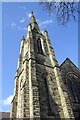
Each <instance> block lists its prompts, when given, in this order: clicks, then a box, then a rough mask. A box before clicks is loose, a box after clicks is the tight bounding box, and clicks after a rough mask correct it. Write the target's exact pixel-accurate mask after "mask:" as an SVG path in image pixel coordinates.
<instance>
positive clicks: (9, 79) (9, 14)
mask: <svg viewBox="0 0 80 120" xmlns="http://www.w3.org/2000/svg"><path fill="white" fill-rule="evenodd" d="M32 11H34V14H35V17H36V20H37V22H38V24H39V27H40V30H41V32H43V30H44V28H46V29H47V31H48V34H49V38H50V40H51V43H52V46H53V48H54V50H55V55H56V58H57V60H58V62H59V64H61V63H62V62H63V61H64V60H65V59H66V58H67V57H68V58H70V59H71V61H73V62H74V64H75V65H76V66H77V65H78V23H77V22H74V21H73V20H71V21H70V22H69V23H68V25H67V27H62V26H59V25H58V24H57V22H56V19H55V16H54V15H53V16H48V14H47V13H46V12H45V11H43V9H42V7H41V6H40V5H39V4H38V3H31V2H30V3H29V2H26V3H22V2H21V3H20V2H16V3H15V2H14V3H3V8H2V50H3V51H2V53H3V54H2V60H3V61H2V62H3V64H2V68H3V69H2V89H3V96H2V101H1V102H0V106H1V104H2V106H3V109H2V111H10V102H11V99H12V96H13V89H14V76H15V72H16V68H17V61H18V56H19V50H20V42H21V38H22V36H23V35H24V36H25V37H26V32H27V25H28V23H29V19H30V13H31V12H32ZM0 111H1V108H0Z"/></svg>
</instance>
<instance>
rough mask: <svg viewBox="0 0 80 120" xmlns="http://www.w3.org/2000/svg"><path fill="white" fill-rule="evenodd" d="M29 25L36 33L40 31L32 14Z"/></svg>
mask: <svg viewBox="0 0 80 120" xmlns="http://www.w3.org/2000/svg"><path fill="white" fill-rule="evenodd" d="M30 25H31V27H32V29H34V28H35V29H36V30H37V31H40V30H39V26H38V24H37V22H36V18H35V16H34V13H33V12H32V13H31V18H30Z"/></svg>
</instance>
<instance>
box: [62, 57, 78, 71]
mask: <svg viewBox="0 0 80 120" xmlns="http://www.w3.org/2000/svg"><path fill="white" fill-rule="evenodd" d="M67 63H69V64H71V65H73V66H74V67H75V69H77V70H78V71H79V72H80V69H79V68H78V67H77V66H76V65H75V64H74V63H73V62H72V61H71V60H70V59H69V58H66V60H65V61H64V62H63V63H62V64H61V65H60V68H61V67H62V66H63V65H65V64H67Z"/></svg>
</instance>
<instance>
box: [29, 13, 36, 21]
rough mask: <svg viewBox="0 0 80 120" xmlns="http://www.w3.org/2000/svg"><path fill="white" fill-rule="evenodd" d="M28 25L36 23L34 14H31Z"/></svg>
mask: <svg viewBox="0 0 80 120" xmlns="http://www.w3.org/2000/svg"><path fill="white" fill-rule="evenodd" d="M30 23H37V22H36V19H35V17H34V12H32V13H31V18H30Z"/></svg>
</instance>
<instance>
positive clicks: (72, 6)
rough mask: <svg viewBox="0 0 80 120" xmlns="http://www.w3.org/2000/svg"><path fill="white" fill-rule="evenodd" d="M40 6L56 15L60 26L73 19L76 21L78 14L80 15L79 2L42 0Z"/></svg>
mask: <svg viewBox="0 0 80 120" xmlns="http://www.w3.org/2000/svg"><path fill="white" fill-rule="evenodd" d="M40 4H41V5H42V6H43V8H44V9H45V10H47V12H48V13H49V14H50V15H52V14H55V15H56V20H57V22H58V24H60V25H65V24H67V23H68V22H69V21H70V19H71V18H73V19H74V20H76V16H77V15H76V13H80V11H79V10H78V4H77V2H55V1H54V0H50V1H49V0H48V1H47V0H42V1H40Z"/></svg>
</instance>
